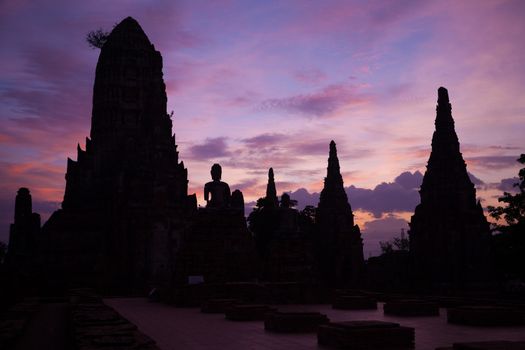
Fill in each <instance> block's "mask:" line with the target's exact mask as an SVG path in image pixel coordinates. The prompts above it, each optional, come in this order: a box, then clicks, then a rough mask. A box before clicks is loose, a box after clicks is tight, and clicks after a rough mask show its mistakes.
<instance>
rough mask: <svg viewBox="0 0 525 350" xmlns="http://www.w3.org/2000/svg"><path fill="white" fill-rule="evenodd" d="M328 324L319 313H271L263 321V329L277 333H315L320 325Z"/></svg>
mask: <svg viewBox="0 0 525 350" xmlns="http://www.w3.org/2000/svg"><path fill="white" fill-rule="evenodd" d="M328 322H329V319H328V317H326V315H324V314H322V313H320V312H300V311H295V312H273V313H271V314H268V315H267V316H266V318H265V320H264V329H265V330H267V331H271V332H278V333H306V332H315V331H317V329H318V327H319V326H320V325H322V324H327V323H328Z"/></svg>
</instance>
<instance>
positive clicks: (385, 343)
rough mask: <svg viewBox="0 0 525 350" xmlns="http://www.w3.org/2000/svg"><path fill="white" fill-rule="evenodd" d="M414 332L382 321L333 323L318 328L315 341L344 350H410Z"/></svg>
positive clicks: (412, 329)
mask: <svg viewBox="0 0 525 350" xmlns="http://www.w3.org/2000/svg"><path fill="white" fill-rule="evenodd" d="M414 339H415V330H414V328H411V327H402V326H400V325H399V324H398V323H393V322H383V321H347V322H334V323H329V324H328V325H323V326H320V327H319V330H318V331H317V341H318V343H319V344H320V345H326V346H331V347H336V348H344V349H347V348H348V349H357V350H365V349H411V348H414Z"/></svg>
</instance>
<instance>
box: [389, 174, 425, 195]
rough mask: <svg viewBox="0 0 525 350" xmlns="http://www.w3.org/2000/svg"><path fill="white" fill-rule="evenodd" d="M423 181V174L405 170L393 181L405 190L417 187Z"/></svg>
mask: <svg viewBox="0 0 525 350" xmlns="http://www.w3.org/2000/svg"><path fill="white" fill-rule="evenodd" d="M422 181H423V174H421V173H420V172H419V171H416V172H415V173H413V174H412V173H411V172H410V171H405V172H404V173H401V174H399V176H398V177H396V178H395V179H394V182H395V183H397V184H399V185H401V186H402V187H403V188H405V189H407V190H412V189H417V188H419V186H421V182H422Z"/></svg>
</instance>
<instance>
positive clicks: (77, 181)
mask: <svg viewBox="0 0 525 350" xmlns="http://www.w3.org/2000/svg"><path fill="white" fill-rule="evenodd" d="M162 76H163V74H162V56H161V54H160V53H159V52H158V51H156V50H155V47H154V46H153V45H152V44H151V42H150V41H149V39H148V37H147V36H146V34H145V33H144V31H143V30H142V28H141V27H140V25H139V24H138V23H137V21H136V20H134V19H133V18H131V17H128V18H126V19H124V20H123V21H122V22H120V23H119V24H118V25H116V26H115V27H114V29H113V30H112V32H111V33H110V35H109V37H108V38H107V41H106V43H105V44H104V45H103V47H102V49H101V51H100V56H99V60H98V63H97V68H96V74H95V83H94V88H93V110H92V117H91V133H90V138H87V139H86V147H85V150H83V149H82V148H81V147H80V145H78V146H77V152H78V155H77V160H71V159H68V162H67V173H66V190H65V195H64V201H63V202H62V210H59V211H57V212H55V213H54V214H53V215H52V216H51V218H50V219H49V221H48V222H47V223H46V225H45V226H44V233H45V234H46V237H48V239H47V241H48V245H49V246H48V252H49V254H48V255H49V256H51V255H52V256H60V257H61V259H62V261H54V264H53V266H51V267H50V274H52V275H62V276H64V280H65V281H71V280H79V281H78V283H95V284H98V285H100V286H101V287H103V288H105V289H108V290H110V291H113V290H114V291H116V292H119V291H121V290H122V291H123V292H125V291H129V290H132V289H134V290H137V289H138V290H144V288H147V285H150V286H151V285H158V284H159V283H163V282H165V281H169V280H170V279H171V276H172V275H173V271H172V267H173V264H174V256H175V252H174V250H175V249H176V247H177V245H178V242H179V241H180V239H181V238H180V237H181V235H182V234H183V232H184V231H185V230H186V229H187V227H188V226H189V224H188V221H189V220H191V217H192V216H193V215H194V213H195V212H196V197H195V196H194V195H193V196H188V193H187V192H188V173H187V170H186V168H185V167H184V164H183V162H180V161H179V157H178V151H177V145H176V144H175V136H174V135H172V133H171V132H172V131H171V129H172V121H171V117H170V115H168V114H167V113H166V102H167V97H166V86H165V84H164V81H163V78H162ZM80 247H82V249H80ZM88 281H89V282H88ZM70 284H71V283H70Z"/></svg>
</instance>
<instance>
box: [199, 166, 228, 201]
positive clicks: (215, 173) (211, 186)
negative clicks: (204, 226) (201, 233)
mask: <svg viewBox="0 0 525 350" xmlns="http://www.w3.org/2000/svg"><path fill="white" fill-rule="evenodd" d="M210 174H211V178H212V179H213V181H210V182H208V183H207V184H205V185H204V200H205V201H206V208H229V207H230V201H231V192H230V186H228V184H227V183H226V182H222V181H221V176H222V168H221V166H220V165H219V164H217V163H215V164H213V166H212V167H211V171H210ZM210 195H211V198H210Z"/></svg>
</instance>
